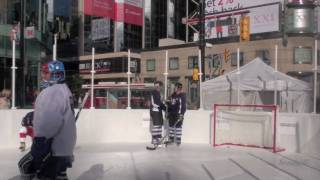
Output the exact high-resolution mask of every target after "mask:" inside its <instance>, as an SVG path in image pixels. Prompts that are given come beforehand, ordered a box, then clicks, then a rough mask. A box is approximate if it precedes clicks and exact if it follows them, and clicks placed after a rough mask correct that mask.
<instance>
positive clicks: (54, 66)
mask: <svg viewBox="0 0 320 180" xmlns="http://www.w3.org/2000/svg"><path fill="white" fill-rule="evenodd" d="M48 68H49V73H50V75H51V77H50V83H52V84H55V83H62V82H64V80H65V69H64V65H63V63H62V62H61V61H58V60H56V61H51V62H49V63H48Z"/></svg>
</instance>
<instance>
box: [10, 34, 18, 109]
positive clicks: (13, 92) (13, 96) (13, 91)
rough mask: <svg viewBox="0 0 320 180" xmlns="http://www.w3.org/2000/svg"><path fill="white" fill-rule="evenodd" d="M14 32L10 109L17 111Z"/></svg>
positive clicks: (14, 38) (13, 40)
mask: <svg viewBox="0 0 320 180" xmlns="http://www.w3.org/2000/svg"><path fill="white" fill-rule="evenodd" d="M16 69H17V67H16V32H15V31H14V32H13V38H12V66H11V70H12V86H11V87H12V88H11V91H12V106H11V109H17V107H16Z"/></svg>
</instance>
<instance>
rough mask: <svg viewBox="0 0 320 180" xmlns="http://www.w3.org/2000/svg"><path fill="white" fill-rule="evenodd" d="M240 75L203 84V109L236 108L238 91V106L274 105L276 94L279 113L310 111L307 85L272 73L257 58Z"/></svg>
mask: <svg viewBox="0 0 320 180" xmlns="http://www.w3.org/2000/svg"><path fill="white" fill-rule="evenodd" d="M239 72H240V73H239ZM239 72H238V70H234V71H231V72H229V73H228V74H225V75H222V76H219V77H217V78H215V79H212V80H209V81H206V82H204V83H203V84H202V94H203V106H204V108H205V109H212V107H213V104H238V102H237V101H238V93H237V92H238V88H239V89H240V91H239V92H240V93H239V100H240V102H239V104H274V92H275V90H276V91H277V97H278V98H277V104H278V105H280V111H282V112H311V111H312V87H311V85H310V84H308V83H306V82H304V81H301V80H297V79H294V78H292V77H290V76H288V75H286V74H284V73H281V72H277V71H275V69H273V68H272V67H271V66H269V65H267V64H265V63H264V62H263V61H262V60H261V59H260V58H256V59H254V60H253V61H251V62H249V63H248V64H246V65H244V66H242V67H241V68H240V71H239Z"/></svg>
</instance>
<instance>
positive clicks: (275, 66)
mask: <svg viewBox="0 0 320 180" xmlns="http://www.w3.org/2000/svg"><path fill="white" fill-rule="evenodd" d="M274 61H275V62H274V69H275V71H274V97H273V104H274V105H277V88H278V82H277V81H278V80H277V72H278V45H275V55H274Z"/></svg>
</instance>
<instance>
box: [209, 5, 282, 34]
mask: <svg viewBox="0 0 320 180" xmlns="http://www.w3.org/2000/svg"><path fill="white" fill-rule="evenodd" d="M247 10H248V14H246V16H249V17H250V33H251V34H258V33H265V32H274V31H279V30H280V25H279V23H280V22H279V13H280V4H271V5H266V6H260V7H256V8H250V9H247ZM240 18H241V15H240V14H239V15H233V14H232V13H230V15H228V14H227V15H225V16H223V17H218V18H213V19H207V20H206V23H205V27H206V38H208V39H211V38H217V37H230V36H237V35H239V31H240V28H239V23H240Z"/></svg>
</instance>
